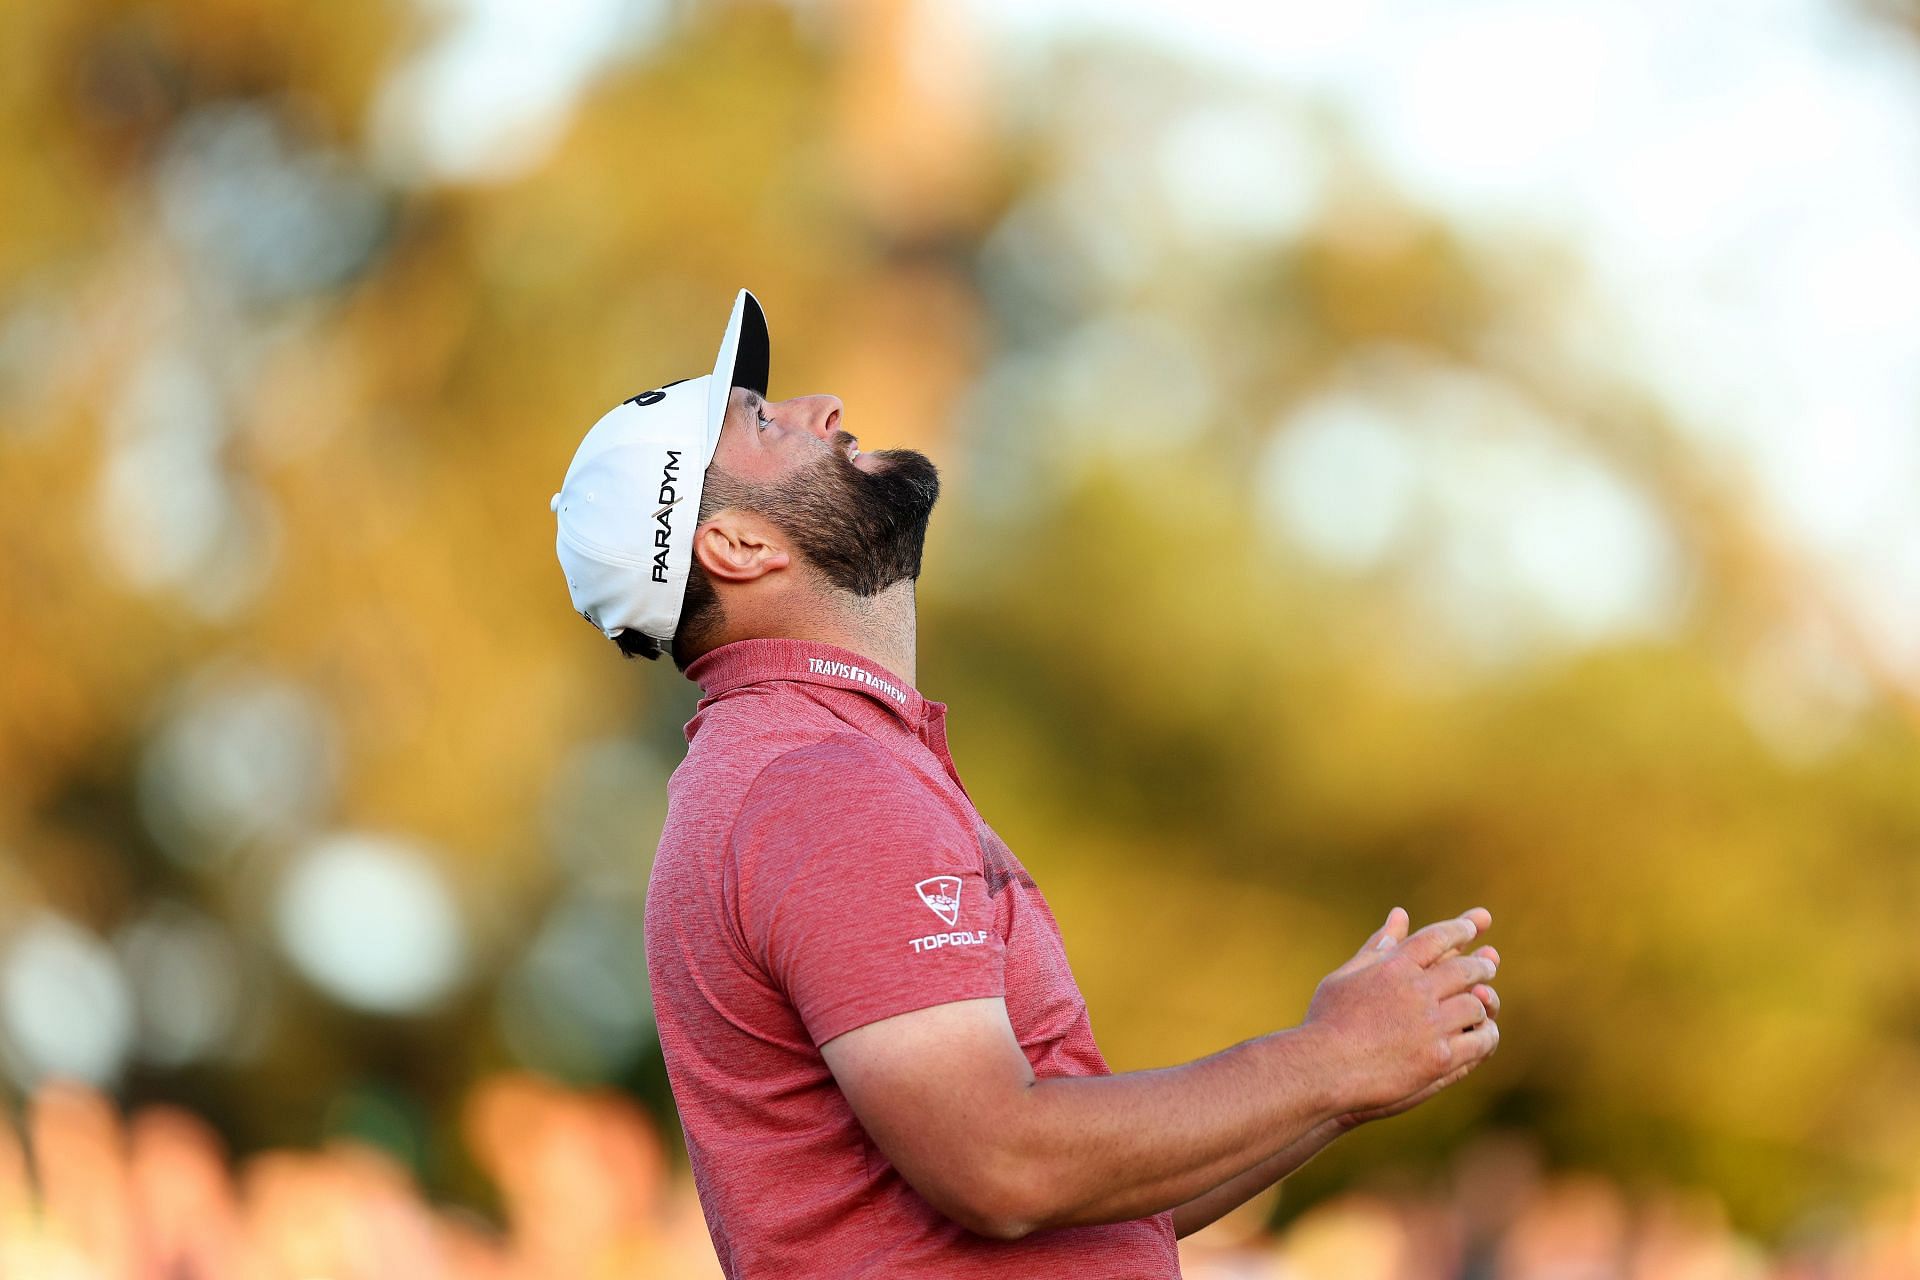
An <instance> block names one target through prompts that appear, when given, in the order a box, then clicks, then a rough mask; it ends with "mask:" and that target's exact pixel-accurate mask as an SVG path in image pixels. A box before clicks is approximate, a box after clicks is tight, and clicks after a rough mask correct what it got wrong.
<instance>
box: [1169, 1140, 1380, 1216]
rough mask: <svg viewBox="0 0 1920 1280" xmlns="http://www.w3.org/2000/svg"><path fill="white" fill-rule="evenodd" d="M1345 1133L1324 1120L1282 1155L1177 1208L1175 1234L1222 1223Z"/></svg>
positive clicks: (1283, 1150)
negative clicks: (1223, 1218)
mask: <svg viewBox="0 0 1920 1280" xmlns="http://www.w3.org/2000/svg"><path fill="white" fill-rule="evenodd" d="M1344 1132H1346V1130H1345V1129H1344V1128H1343V1127H1342V1126H1341V1124H1340V1121H1339V1120H1338V1119H1333V1120H1325V1121H1322V1122H1321V1123H1320V1124H1318V1125H1316V1126H1315V1127H1314V1128H1312V1129H1310V1130H1308V1131H1307V1133H1306V1134H1305V1135H1303V1136H1302V1137H1301V1138H1300V1139H1299V1140H1298V1141H1296V1142H1293V1143H1291V1144H1289V1145H1288V1146H1286V1147H1284V1148H1282V1149H1281V1151H1280V1152H1279V1153H1278V1154H1276V1155H1274V1156H1272V1157H1270V1158H1269V1159H1266V1160H1263V1161H1261V1162H1260V1163H1259V1164H1257V1165H1255V1166H1253V1168H1251V1169H1249V1170H1247V1171H1246V1172H1245V1173H1242V1174H1240V1175H1239V1176H1237V1177H1233V1178H1229V1179H1227V1180H1226V1181H1225V1182H1223V1183H1221V1184H1220V1185H1219V1186H1217V1187H1215V1188H1213V1189H1212V1190H1211V1191H1207V1192H1203V1193H1202V1194H1200V1195H1197V1196H1195V1197H1194V1198H1193V1199H1191V1200H1189V1201H1187V1202H1186V1203H1185V1204H1183V1205H1180V1206H1178V1207H1176V1208H1175V1209H1174V1211H1173V1234H1174V1235H1176V1236H1189V1235H1192V1234H1193V1233H1194V1232H1196V1231H1198V1230H1200V1228H1202V1227H1204V1226H1207V1225H1208V1224H1210V1223H1213V1222H1216V1221H1218V1220H1219V1219H1220V1218H1222V1217H1224V1216H1226V1215H1227V1214H1229V1213H1231V1212H1232V1211H1233V1210H1235V1209H1238V1208H1239V1207H1240V1206H1241V1205H1243V1204H1245V1203H1246V1202H1247V1201H1249V1200H1251V1199H1253V1198H1254V1197H1255V1196H1257V1195H1259V1194H1260V1193H1261V1192H1262V1191H1265V1190H1266V1189H1267V1188H1268V1187H1270V1186H1272V1185H1273V1184H1274V1183H1276V1182H1278V1181H1280V1180H1281V1179H1282V1178H1284V1177H1286V1176H1287V1175H1288V1174H1290V1173H1292V1172H1294V1171H1295V1170H1296V1169H1298V1168H1300V1167H1301V1166H1302V1165H1304V1164H1306V1163H1307V1161H1309V1160H1311V1159H1313V1158H1314V1157H1315V1156H1317V1155H1319V1154H1320V1152H1321V1151H1322V1150H1324V1149H1325V1148H1326V1146H1327V1145H1328V1144H1329V1143H1331V1142H1332V1141H1333V1140H1334V1139H1335V1138H1337V1137H1339V1136H1340V1135H1341V1134H1342V1133H1344Z"/></svg>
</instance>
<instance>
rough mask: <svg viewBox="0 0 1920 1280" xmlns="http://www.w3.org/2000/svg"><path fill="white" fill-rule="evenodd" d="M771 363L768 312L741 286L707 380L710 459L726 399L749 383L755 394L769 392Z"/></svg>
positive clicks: (718, 438) (749, 387)
mask: <svg viewBox="0 0 1920 1280" xmlns="http://www.w3.org/2000/svg"><path fill="white" fill-rule="evenodd" d="M772 363H773V348H772V346H771V344H770V343H769V342H768V339H767V315H766V312H764V311H762V310H761V309H760V300H759V299H758V298H756V297H754V296H753V295H752V294H751V293H748V292H747V291H746V290H745V289H742V290H741V291H740V292H739V294H738V295H737V296H736V297H735V298H734V300H733V314H732V315H731V316H729V317H728V318H727V332H726V334H725V336H724V337H722V338H721V339H720V354H719V355H718V356H716V357H715V358H714V361H713V381H712V382H711V383H710V384H708V397H709V399H708V412H707V458H708V459H709V460H711V459H712V457H713V451H714V448H715V447H716V446H717V445H718V444H719V443H720V424H721V423H722V422H724V421H725V420H726V416H727V401H728V400H729V399H730V398H731V397H732V394H733V389H734V388H735V387H746V388H747V389H749V390H750V391H752V392H753V393H754V394H755V395H759V396H764V395H766V394H767V373H768V371H769V369H770V368H771V366H772Z"/></svg>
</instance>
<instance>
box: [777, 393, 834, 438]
mask: <svg viewBox="0 0 1920 1280" xmlns="http://www.w3.org/2000/svg"><path fill="white" fill-rule="evenodd" d="M787 403H788V404H790V405H792V406H793V417H794V420H796V421H798V422H799V423H800V424H801V425H802V426H804V427H806V429H807V430H809V431H811V432H813V434H814V435H816V436H819V437H820V438H821V439H822V440H826V441H829V442H831V441H832V440H833V433H834V431H835V430H837V429H838V428H839V426H840V411H841V409H842V407H843V406H842V405H841V403H840V397H839V396H796V397H794V398H793V399H792V400H789V401H787Z"/></svg>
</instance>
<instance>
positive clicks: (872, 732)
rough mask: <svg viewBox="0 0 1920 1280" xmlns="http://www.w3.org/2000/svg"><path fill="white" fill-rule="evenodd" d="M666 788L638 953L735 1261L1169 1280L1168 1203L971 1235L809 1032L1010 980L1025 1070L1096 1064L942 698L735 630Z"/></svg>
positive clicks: (888, 1271) (1056, 954)
mask: <svg viewBox="0 0 1920 1280" xmlns="http://www.w3.org/2000/svg"><path fill="white" fill-rule="evenodd" d="M687 675H688V677H689V678H691V679H693V680H694V681H696V682H697V683H698V684H699V686H700V688H701V691H702V693H703V694H704V696H703V697H702V698H701V700H700V702H699V705H698V708H697V710H696V713H695V715H694V717H693V719H692V720H691V721H689V722H688V724H687V726H686V734H687V741H688V743H689V746H688V750H687V756H686V759H685V760H684V761H683V762H682V763H681V764H680V766H679V767H678V768H677V769H675V770H674V772H673V777H672V779H671V780H670V781H669V783H668V786H667V795H668V807H667V820H666V828H665V831H664V833H663V834H662V836H661V839H660V849H659V853H658V855H657V856H656V857H655V859H654V864H653V874H652V879H651V883H650V885H649V888H648V891H647V909H646V945H647V971H648V974H649V976H650V978H651V980H652V983H653V1004H654V1013H655V1016H656V1018H657V1019H658V1022H659V1027H660V1044H661V1047H662V1049H663V1050H664V1052H665V1055H666V1064H667V1076H668V1079H669V1080H670V1082H671V1083H672V1085H673V1094H674V1099H675V1101H676V1102H677V1103H678V1105H679V1109H680V1120H681V1125H682V1127H683V1128H684V1130H685V1131H686V1137H687V1151H688V1154H689V1155H690V1157H691V1159H692V1164H693V1177H694V1183H695V1186H696V1187H697V1189H698V1190H699V1193H700V1204H701V1208H702V1209H703V1210H705V1213H706V1218H707V1227H708V1229H709V1230H710V1231H711V1232H712V1234H713V1244H714V1249H715V1250H716V1251H717V1252H718V1254H719V1257H720V1265H721V1268H722V1269H723V1270H724V1271H725V1272H726V1274H727V1275H728V1276H729V1277H756V1278H757V1277H779V1278H782V1280H786V1278H790V1277H808V1276H823V1277H824V1276H834V1277H839V1276H882V1275H886V1276H893V1275H915V1276H938V1277H974V1276H977V1277H993V1280H1029V1278H1032V1277H1054V1276H1058V1277H1072V1278H1073V1280H1102V1278H1106V1277H1112V1278H1113V1280H1120V1278H1122V1277H1124V1278H1125V1280H1148V1278H1150V1280H1161V1278H1162V1277H1168V1276H1178V1275H1179V1274H1180V1263H1179V1255H1178V1252H1177V1251H1176V1249H1175V1246H1174V1235H1173V1215H1172V1214H1170V1213H1162V1214H1159V1215H1157V1216H1155V1217H1151V1218H1141V1219H1138V1220H1136V1221H1132V1222H1120V1223H1112V1224H1108V1225H1102V1226H1092V1227H1073V1228H1066V1229H1062V1230H1058V1231H1042V1232H1036V1233H1034V1234H1032V1235H1030V1236H1027V1237H1026V1238H1024V1239H1021V1240H1012V1241H1007V1240H992V1239H988V1238H987V1237H984V1236H979V1235H975V1234H973V1233H972V1232H970V1231H967V1230H966V1229H965V1228H963V1227H961V1226H959V1225H958V1224H956V1223H954V1222H953V1221H952V1220H951V1219H949V1218H946V1217H945V1216H943V1215H942V1214H941V1213H940V1212H939V1211H938V1210H936V1209H934V1208H933V1206H932V1205H930V1204H928V1203H927V1201H926V1200H924V1199H923V1198H922V1197H921V1196H920V1195H919V1193H917V1192H916V1191H914V1189H913V1188H912V1187H911V1186H909V1185H908V1184H907V1182H906V1180H905V1179H903V1178H902V1177H901V1176H900V1174H899V1173H898V1172H897V1171H896V1170H895V1169H894V1168H893V1166H892V1165H891V1164H890V1163H888V1161H887V1158H886V1156H885V1155H883V1154H882V1153H881V1152H880V1150H879V1148H878V1147H876V1146H874V1144H873V1143H872V1142H871V1141H869V1140H868V1138H867V1135H866V1131H865V1130H864V1129H862V1128H861V1126H860V1122H859V1121H858V1120H857V1119H856V1118H855V1117H854V1114H853V1112H852V1110H851V1109H850V1108H849V1107H848V1105H847V1101H846V1098H845V1096H844V1095H843V1094H842V1093H841V1092H840V1090H839V1088H838V1087H837V1086H836V1085H835V1083H834V1079H833V1075H832V1073H831V1072H830V1071H828V1069H827V1065H826V1062H825V1060H824V1059H823V1058H822V1057H821V1056H820V1050H819V1046H820V1045H822V1044H824V1043H826V1042H827V1041H828V1040H831V1039H832V1038H833V1037H835V1036H837V1035H839V1034H841V1033H842V1032H845V1031H849V1030H852V1029H853V1028H854V1027H858V1026H863V1025H865V1024H866V1023H869V1022H874V1021H877V1020H879V1019H881V1018H888V1017H892V1016H893V1015H895V1014H900V1013H906V1012H908V1011H910V1010H913V1009H921V1008H925V1007H927V1006H929V1005H936V1004H944V1003H946V1002H948V1001H951V1000H967V999H974V998H978V997H982V996H1004V997H1005V999H1006V1002H1007V1014H1008V1017H1009V1019H1010V1020H1011V1022H1012V1024H1013V1029H1014V1032H1015V1033H1016V1034H1017V1035H1018V1037H1019V1040H1020V1045H1021V1048H1023V1049H1024V1050H1025V1051H1026V1055H1027V1059H1028V1061H1029V1062H1031V1063H1032V1064H1033V1070H1034V1074H1035V1075H1039V1076H1085V1075H1105V1074H1108V1073H1109V1070H1108V1067H1107V1064H1106V1060H1105V1059H1104V1058H1102V1057H1101V1056H1100V1050H1099V1049H1098V1048H1097V1047H1096V1046H1095V1045H1094V1041H1093V1030H1092V1027H1091V1026H1090V1024H1089V1023H1088V1021H1087V1006H1086V1002H1085V1001H1084V1000H1082V999H1081V997H1080V990H1079V988H1078V986H1076V985H1075V983H1074V980H1073V973H1072V971H1071V970H1070V969H1069V968H1068V966H1067V955H1066V949H1065V947H1064V945H1063V944H1062V942H1061V938H1060V929H1059V926H1058V925H1057V924H1055V923H1054V919H1053V913H1052V912H1051V911H1049V910H1048V909H1047V904H1046V900H1045V899H1044V898H1042V897H1041V896H1040V891H1039V889H1037V888H1036V887H1035V886H1034V883H1033V879H1032V877H1030V876H1029V875H1028V874H1027V872H1026V870H1025V869H1024V868H1023V867H1021V865H1020V863H1019V860H1018V859H1016V858H1015V857H1014V856H1013V854H1012V852H1011V851H1010V850H1008V848H1007V846H1006V845H1005V844H1004V843H1003V842H1002V841H1001V839H1000V837H999V836H997V835H995V834H994V832H993V830H992V828H990V827H988V826H987V824H986V822H984V821H983V820H982V819H981V817H980V815H979V813H978V812H977V811H976V810H975V809H974V807H973V801H972V800H971V799H970V798H969V797H968V795H967V792H966V788H965V787H963V786H962V785H961V783H960V777H959V774H958V772H957V771H956V770H955V769H954V765H953V758H952V756H951V755H949V754H948V751H947V736H946V715H947V708H946V704H945V703H941V702H934V701H931V700H928V699H925V698H922V697H921V695H920V693H919V692H918V691H917V690H915V689H914V688H913V687H912V686H910V685H908V684H907V683H906V682H905V681H904V680H902V679H900V677H898V676H897V675H895V674H894V673H892V672H890V671H887V670H886V669H884V668H882V667H880V666H878V665H876V664H875V663H873V662H871V661H869V660H868V659H866V658H863V657H861V656H860V655H859V654H856V653H853V652H851V651H849V650H847V649H843V648H840V647H838V646H835V645H829V644H821V643H818V642H813V641H801V640H784V639H764V640H741V641H737V642H735V643H733V644H728V645H723V646H721V647H720V648H718V649H715V650H712V651H711V652H709V653H707V654H706V655H704V656H703V657H701V658H700V659H699V660H698V661H696V662H694V663H692V664H691V665H690V666H689V667H688V668H687Z"/></svg>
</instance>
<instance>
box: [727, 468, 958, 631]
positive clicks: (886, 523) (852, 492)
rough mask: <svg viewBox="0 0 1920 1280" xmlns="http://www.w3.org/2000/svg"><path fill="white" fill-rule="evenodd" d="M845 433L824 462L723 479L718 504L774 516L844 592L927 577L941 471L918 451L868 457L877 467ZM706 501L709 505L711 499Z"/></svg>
mask: <svg viewBox="0 0 1920 1280" xmlns="http://www.w3.org/2000/svg"><path fill="white" fill-rule="evenodd" d="M850 438H851V437H849V436H848V435H847V434H846V433H845V432H838V433H836V434H835V436H834V438H833V440H832V442H831V444H832V447H831V448H829V449H828V450H826V451H825V452H824V453H823V454H822V455H821V457H820V460H819V461H818V462H816V463H814V464H813V465H812V466H809V467H805V468H802V469H801V470H799V471H797V472H795V473H794V474H793V475H791V476H788V477H787V478H785V479H784V480H781V481H779V482H778V483H776V484H771V485H748V484H742V483H740V482H739V481H737V480H735V479H734V478H733V477H731V476H726V477H724V479H723V478H722V476H721V475H720V474H717V473H716V474H711V475H709V476H708V477H707V485H708V487H709V488H711V487H713V484H714V481H716V480H720V481H721V486H720V487H721V489H722V492H721V493H718V494H715V495H714V497H715V498H716V499H718V500H719V501H718V502H717V503H716V507H719V506H730V507H742V508H745V509H747V510H750V511H757V512H759V513H760V514H761V515H763V516H765V517H767V518H768V519H769V520H772V521H773V522H774V523H775V524H777V525H779V526H780V528H781V529H783V530H785V531H786V534H787V536H788V537H790V538H792V539H793V543H794V548H795V550H797V551H798V552H799V553H800V555H801V556H802V557H803V558H804V559H805V560H806V562H807V563H808V564H810V565H812V566H813V567H814V568H815V569H816V570H818V571H819V572H820V574H821V575H822V576H823V577H825V578H826V579H827V581H829V582H831V583H832V584H833V585H834V586H836V587H838V588H840V590H842V591H845V592H848V593H850V594H852V595H855V596H860V597H864V598H871V597H873V596H876V595H878V594H879V593H880V592H882V591H884V590H886V589H887V588H888V587H890V586H892V585H894V584H895V583H896V582H899V581H901V580H902V579H913V578H918V577H919V576H920V554H921V550H922V549H923V547H924V546H925V544H926V540H927V521H928V519H929V518H930V517H931V516H932V515H933V506H934V503H935V502H937V501H939V498H940V472H939V470H938V469H937V468H936V467H935V466H934V465H933V462H932V460H931V459H929V458H928V457H927V456H926V455H925V454H923V453H921V452H919V451H918V450H915V449H880V450H877V451H875V452H874V453H873V454H871V455H868V456H871V457H872V458H873V459H874V467H873V470H871V471H867V470H863V469H862V468H860V467H856V466H855V465H854V464H853V463H852V461H850V460H849V459H848V458H847V455H846V453H845V445H846V443H847V441H848V440H849V439H850ZM703 505H704V504H703Z"/></svg>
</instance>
